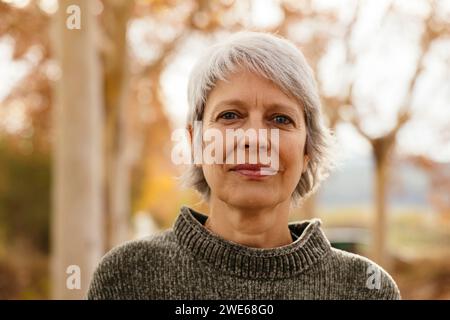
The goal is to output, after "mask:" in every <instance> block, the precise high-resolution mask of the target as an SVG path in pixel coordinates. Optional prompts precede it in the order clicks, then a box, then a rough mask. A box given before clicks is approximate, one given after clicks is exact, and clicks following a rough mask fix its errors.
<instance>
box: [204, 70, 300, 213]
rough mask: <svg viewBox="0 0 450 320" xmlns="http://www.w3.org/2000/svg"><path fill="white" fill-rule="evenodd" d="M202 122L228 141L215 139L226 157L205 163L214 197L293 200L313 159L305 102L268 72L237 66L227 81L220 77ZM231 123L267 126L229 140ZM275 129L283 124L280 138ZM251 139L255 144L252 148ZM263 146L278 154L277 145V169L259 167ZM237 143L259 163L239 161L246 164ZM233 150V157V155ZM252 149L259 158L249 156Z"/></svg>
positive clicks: (250, 203)
mask: <svg viewBox="0 0 450 320" xmlns="http://www.w3.org/2000/svg"><path fill="white" fill-rule="evenodd" d="M202 125H203V132H205V131H206V130H208V129H216V132H220V133H221V134H222V137H223V144H222V145H215V146H219V148H222V150H221V151H222V154H223V159H222V160H223V161H221V162H222V163H214V164H203V165H202V169H203V173H204V176H205V178H206V181H207V183H208V185H209V187H210V189H211V200H214V199H220V200H222V201H224V202H225V203H227V204H229V205H232V206H238V207H251V208H257V207H270V206H274V205H277V204H279V203H281V202H286V201H289V202H290V200H291V196H292V193H293V191H294V189H295V187H296V186H297V184H298V182H299V180H300V177H301V174H302V172H303V170H304V168H305V166H306V164H307V161H308V159H307V156H305V155H304V150H305V141H306V127H305V119H304V116H303V110H302V106H300V105H299V104H298V103H297V102H296V100H294V99H293V98H290V97H289V96H287V95H286V94H284V93H283V92H282V91H281V90H280V89H279V88H278V87H277V86H275V85H274V84H273V83H271V82H270V81H269V80H267V79H265V78H262V77H260V76H257V75H254V74H253V73H251V72H248V71H241V72H237V73H234V74H232V75H231V76H229V77H228V82H224V81H218V82H217V83H216V86H215V87H214V89H213V90H212V91H211V92H210V94H209V96H208V100H207V102H206V106H205V112H204V116H203V124H202ZM227 129H233V130H236V129H243V130H244V131H247V130H248V129H253V130H255V132H257V133H258V132H259V131H258V130H259V129H266V130H267V131H266V134H264V135H261V136H260V135H258V134H257V135H256V137H255V136H254V137H253V138H244V139H241V140H240V141H238V140H239V139H231V141H230V139H228V141H227V139H226V130H227ZM271 130H278V137H279V139H278V141H274V140H277V139H274V138H273V137H276V135H272V134H271V132H272V131H271ZM229 132H232V131H229ZM247 132H248V131H247ZM272 133H274V132H272ZM211 141H214V140H211ZM208 143H209V142H208ZM227 143H228V145H227ZM252 143H253V144H254V146H256V148H254V149H252V148H250V144H252ZM205 144H206V143H205V141H204V146H205ZM259 147H261V148H263V147H267V152H268V154H269V155H270V156H273V154H274V153H272V154H271V152H272V149H273V151H275V150H278V155H277V156H278V159H277V160H278V163H277V167H278V170H276V171H271V170H269V171H265V169H264V167H263V169H262V170H261V168H259V166H258V164H259V165H261V164H264V163H265V162H263V161H262V154H261V152H260V151H259ZM274 148H276V149H274ZM238 149H240V152H242V153H241V154H245V161H244V162H243V163H244V164H250V163H251V164H255V165H254V166H251V167H245V166H237V165H239V164H242V160H241V161H238V159H237V153H238V152H239V151H238ZM232 152H234V157H233V158H231V157H230V155H231V154H232ZM255 152H256V154H254V153H255ZM251 153H253V154H252V156H253V157H254V158H253V159H257V163H255V161H254V160H250V159H251ZM219 155H220V153H219ZM255 157H256V158H255ZM272 160H273V159H272ZM229 162H232V163H229ZM272 164H273V161H272ZM272 166H273V165H272Z"/></svg>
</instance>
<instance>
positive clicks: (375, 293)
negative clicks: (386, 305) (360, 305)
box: [330, 248, 401, 300]
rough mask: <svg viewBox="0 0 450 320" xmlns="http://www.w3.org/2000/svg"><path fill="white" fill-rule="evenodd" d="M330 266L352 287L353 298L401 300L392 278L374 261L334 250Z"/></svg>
mask: <svg viewBox="0 0 450 320" xmlns="http://www.w3.org/2000/svg"><path fill="white" fill-rule="evenodd" d="M330 258H331V259H330V264H331V265H332V268H333V269H335V270H339V272H338V274H339V278H340V279H341V280H343V281H345V282H346V283H347V284H350V285H351V286H352V290H351V292H352V298H356V299H386V300H398V299H401V296H400V291H399V289H398V286H397V284H396V282H395V281H394V279H393V278H392V276H391V275H390V274H389V273H388V272H387V271H386V270H385V269H384V268H383V267H381V266H380V265H378V264H377V263H375V262H374V261H372V260H370V259H368V258H366V257H364V256H361V255H359V254H355V253H350V252H347V251H343V250H339V249H336V248H332V251H331V257H330Z"/></svg>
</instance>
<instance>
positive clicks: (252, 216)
mask: <svg viewBox="0 0 450 320" xmlns="http://www.w3.org/2000/svg"><path fill="white" fill-rule="evenodd" d="M209 207H210V210H209V215H208V219H207V220H206V223H205V227H206V228H207V229H209V230H210V231H211V232H213V233H215V234H217V235H219V236H221V237H222V238H224V239H226V240H230V241H233V242H235V243H238V244H241V245H245V246H248V247H254V248H276V247H281V246H284V245H287V244H290V243H292V236H291V233H290V230H289V228H288V222H289V220H288V218H289V209H290V202H289V201H287V202H281V203H278V204H276V205H274V206H273V207H240V206H233V205H230V204H228V203H225V202H224V201H222V200H220V199H218V198H215V197H214V196H211V199H210V205H209Z"/></svg>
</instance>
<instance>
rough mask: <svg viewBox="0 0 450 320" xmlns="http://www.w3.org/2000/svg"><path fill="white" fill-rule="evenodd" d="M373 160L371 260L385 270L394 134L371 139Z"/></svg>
mask: <svg viewBox="0 0 450 320" xmlns="http://www.w3.org/2000/svg"><path fill="white" fill-rule="evenodd" d="M370 142H371V144H372V150H373V155H374V159H375V181H374V196H375V221H374V224H373V259H374V260H375V262H377V263H378V264H379V265H381V266H383V267H385V268H387V267H388V266H387V264H388V263H389V261H388V255H387V252H386V251H387V246H386V234H387V230H388V225H387V207H386V206H387V203H386V202H387V199H386V196H387V189H386V187H387V183H388V176H389V175H388V173H389V172H388V170H389V162H390V154H391V150H392V148H393V146H394V144H395V132H392V133H390V134H387V135H385V136H382V137H379V138H376V139H372V140H371V141H370Z"/></svg>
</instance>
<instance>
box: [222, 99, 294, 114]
mask: <svg viewBox="0 0 450 320" xmlns="http://www.w3.org/2000/svg"><path fill="white" fill-rule="evenodd" d="M227 105H233V106H237V107H246V106H248V105H247V103H246V102H245V101H242V100H239V99H229V100H223V101H221V102H219V103H217V104H216V105H215V106H214V107H215V108H219V107H222V106H227ZM266 107H267V108H268V109H272V108H282V109H298V108H299V107H300V108H301V106H295V107H294V106H292V105H288V104H284V103H278V102H273V103H269V104H267V105H266ZM299 111H300V113H301V110H299Z"/></svg>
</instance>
